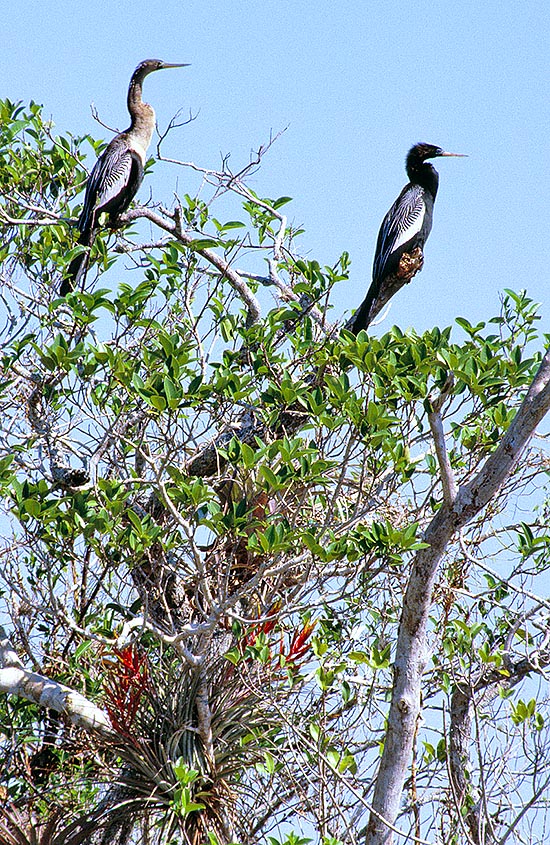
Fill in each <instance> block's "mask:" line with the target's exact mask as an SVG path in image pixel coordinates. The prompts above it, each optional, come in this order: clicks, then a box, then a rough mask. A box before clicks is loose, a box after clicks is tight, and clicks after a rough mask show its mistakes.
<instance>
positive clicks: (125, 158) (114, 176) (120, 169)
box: [96, 150, 133, 211]
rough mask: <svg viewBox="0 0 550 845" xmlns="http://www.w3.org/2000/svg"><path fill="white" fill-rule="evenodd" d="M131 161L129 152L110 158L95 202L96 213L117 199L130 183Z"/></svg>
mask: <svg viewBox="0 0 550 845" xmlns="http://www.w3.org/2000/svg"><path fill="white" fill-rule="evenodd" d="M132 161H133V159H132V154H131V152H130V151H129V150H127V151H124V152H123V153H122V155H120V154H119V155H117V156H112V157H111V160H110V162H109V167H108V168H106V172H105V178H104V180H103V183H102V185H101V189H100V191H99V192H98V196H97V200H96V209H97V210H98V211H101V209H102V208H104V207H105V206H106V205H107V204H108V203H109V202H110V201H111V200H112V199H114V198H115V197H118V196H119V195H120V194H121V193H122V192H123V191H124V189H125V188H126V186H127V185H128V182H129V181H130V173H131V170H132Z"/></svg>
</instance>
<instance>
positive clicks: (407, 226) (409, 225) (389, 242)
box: [373, 185, 426, 279]
mask: <svg viewBox="0 0 550 845" xmlns="http://www.w3.org/2000/svg"><path fill="white" fill-rule="evenodd" d="M425 214H426V203H425V200H424V194H423V191H422V188H420V187H419V186H417V185H412V186H411V185H408V186H407V187H406V188H405V189H404V190H403V192H402V193H401V195H400V196H399V197H398V198H397V199H396V201H395V202H394V204H393V205H392V207H391V208H390V210H389V211H388V213H387V214H386V216H385V217H384V220H383V221H382V226H381V227H380V232H379V235H378V243H377V247H376V260H375V264H374V268H373V278H374V279H379V278H382V277H383V276H384V275H385V273H386V265H387V263H388V261H389V259H390V257H391V256H392V255H393V253H394V252H397V250H399V249H400V248H401V247H403V246H404V245H405V244H406V243H408V242H409V241H411V240H412V239H413V238H414V237H415V236H416V235H418V233H419V232H420V231H421V229H422V225H423V223H424V217H425Z"/></svg>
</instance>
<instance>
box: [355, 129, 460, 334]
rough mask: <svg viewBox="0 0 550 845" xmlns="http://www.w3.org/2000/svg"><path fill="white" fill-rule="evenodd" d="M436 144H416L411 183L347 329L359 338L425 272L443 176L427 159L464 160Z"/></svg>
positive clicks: (386, 224)
mask: <svg viewBox="0 0 550 845" xmlns="http://www.w3.org/2000/svg"><path fill="white" fill-rule="evenodd" d="M462 155H463V154H462V153H446V152H445V151H444V150H442V149H441V147H435V146H433V144H415V145H414V147H412V148H411V149H410V150H409V153H408V155H407V160H406V170H407V176H408V177H409V180H410V181H409V183H408V184H407V185H405V187H404V188H403V190H402V191H401V193H400V194H399V196H398V197H397V199H396V201H395V202H394V204H393V205H392V207H391V208H390V210H389V211H388V213H387V214H386V216H385V217H384V220H383V221H382V225H381V227H380V232H379V233H378V241H377V243H376V252H375V254H374V265H373V268H372V282H371V286H370V288H369V290H368V292H367V295H366V297H365V299H364V300H363V302H362V303H361V305H360V306H359V308H358V309H357V311H356V312H355V314H354V315H353V317H351V318H350V319H349V320H348V322H347V324H346V328H347V329H349V331H351V332H353V333H354V334H357V332H359V331H361V329H366V328H367V326H368V325H369V324H370V323H371V321H372V320H373V318H374V317H375V316H376V314H378V312H379V311H380V310H381V309H382V308H383V306H384V305H385V304H386V302H387V301H388V300H389V299H390V298H391V297H392V296H393V295H394V294H395V293H396V292H397V291H398V290H399V288H401V287H402V286H403V285H404V284H405V283H406V282H410V280H411V279H412V278H413V276H415V275H416V273H418V271H419V270H421V269H422V264H423V263H424V255H423V248H424V244H425V243H426V240H427V239H428V235H429V234H430V231H431V228H432V215H433V207H434V202H435V197H436V194H437V187H438V185H439V174H438V172H437V170H436V169H435V168H434V167H433V166H432V165H431V164H428V163H427V161H426V159H429V158H437V157H439V156H460V157H462Z"/></svg>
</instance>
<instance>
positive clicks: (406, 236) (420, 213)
mask: <svg viewBox="0 0 550 845" xmlns="http://www.w3.org/2000/svg"><path fill="white" fill-rule="evenodd" d="M403 211H404V213H403V215H402V218H401V220H400V224H401V225H400V226H399V229H398V232H397V233H396V234H397V236H396V238H395V240H394V241H393V244H392V252H395V250H396V249H399V247H400V246H404V244H406V243H408V242H409V241H410V240H412V239H413V238H414V236H415V235H418V233H419V232H420V230H421V229H422V224H423V223H424V215H425V214H426V206H425V205H424V203H423V202H422V201H420V202H417V203H415V204H414V205H409V206H408V207H407V208H406V209H403Z"/></svg>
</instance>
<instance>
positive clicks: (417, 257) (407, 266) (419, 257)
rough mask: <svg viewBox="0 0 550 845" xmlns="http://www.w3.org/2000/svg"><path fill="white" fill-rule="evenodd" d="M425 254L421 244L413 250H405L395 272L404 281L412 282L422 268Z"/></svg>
mask: <svg viewBox="0 0 550 845" xmlns="http://www.w3.org/2000/svg"><path fill="white" fill-rule="evenodd" d="M423 264H424V255H423V253H422V250H421V249H420V247H419V246H417V247H416V249H413V251H412V252H404V253H403V255H402V256H401V259H400V261H399V267H398V269H397V273H396V274H395V275H396V276H397V278H398V279H400V280H401V281H402V282H404V283H407V282H410V281H411V279H412V278H413V276H416V274H417V273H418V272H419V271H420V270H422V266H423Z"/></svg>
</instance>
